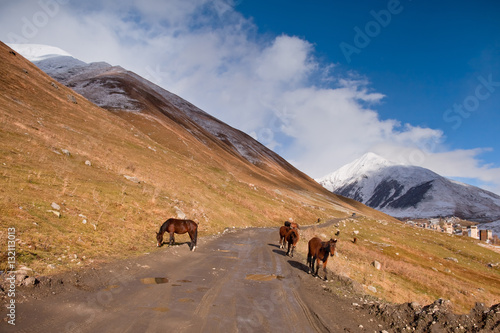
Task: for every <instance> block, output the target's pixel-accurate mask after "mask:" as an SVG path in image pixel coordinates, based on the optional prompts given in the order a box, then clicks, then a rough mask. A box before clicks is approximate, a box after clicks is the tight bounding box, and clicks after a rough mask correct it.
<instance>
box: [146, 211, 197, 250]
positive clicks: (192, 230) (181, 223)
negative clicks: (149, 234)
mask: <svg viewBox="0 0 500 333" xmlns="http://www.w3.org/2000/svg"><path fill="white" fill-rule="evenodd" d="M165 232H168V233H169V234H170V241H169V244H170V245H173V244H174V242H175V239H174V233H176V234H185V233H186V232H187V233H188V234H189V238H191V244H190V246H189V248H190V249H191V251H194V250H195V249H196V240H197V238H198V224H196V222H194V221H191V220H179V219H168V220H167V221H165V223H163V225H162V226H161V227H160V231H159V232H157V233H156V240H157V241H158V244H157V246H162V244H163V234H164V233H165Z"/></svg>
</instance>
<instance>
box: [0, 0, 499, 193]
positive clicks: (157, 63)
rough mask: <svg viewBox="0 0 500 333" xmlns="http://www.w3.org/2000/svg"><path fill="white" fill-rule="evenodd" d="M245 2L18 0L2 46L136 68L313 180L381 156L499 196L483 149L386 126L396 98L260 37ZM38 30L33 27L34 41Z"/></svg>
mask: <svg viewBox="0 0 500 333" xmlns="http://www.w3.org/2000/svg"><path fill="white" fill-rule="evenodd" d="M40 3H43V4H45V7H47V5H48V6H49V7H47V8H52V11H51V12H50V13H49V12H48V11H47V10H46V9H44V8H45V7H44V6H41V5H40ZM234 5H235V2H234V1H231V0H193V1H184V0H171V1H167V2H165V1H160V0H123V1H105V2H101V1H84V2H78V3H76V2H75V3H74V2H68V1H66V0H64V1H63V0H45V1H41V2H32V3H29V4H27V3H26V2H9V3H7V4H5V3H3V4H2V5H1V6H2V7H3V8H2V10H1V11H0V27H1V29H0V31H1V33H0V38H1V39H2V41H4V42H16V40H12V39H13V38H14V37H15V36H17V37H18V38H19V39H23V40H21V41H24V42H30V43H41V44H48V45H53V46H58V47H60V48H62V49H64V50H66V51H68V52H69V53H71V54H73V55H74V56H75V57H77V58H79V59H81V60H83V61H86V62H91V61H107V62H109V63H111V64H113V65H120V66H122V67H125V68H127V69H130V70H132V71H134V72H136V73H138V74H139V75H142V76H144V77H146V78H148V79H149V80H151V81H153V82H155V83H157V84H159V85H160V86H162V87H164V88H165V89H167V90H169V91H172V92H174V93H176V94H178V95H180V96H182V97H183V98H185V99H187V100H189V101H190V102H192V103H194V104H196V105H197V106H199V107H200V108H202V109H204V110H205V111H207V112H209V113H210V114H212V115H214V116H216V117H218V118H219V119H221V120H223V121H225V122H227V123H228V124H230V125H232V126H234V127H236V128H239V129H241V130H243V131H245V132H247V133H249V134H251V135H253V136H254V137H255V138H257V139H258V140H260V141H261V142H262V143H264V144H266V145H268V146H269V147H270V148H272V149H274V150H276V151H277V152H278V153H280V154H281V155H282V156H284V157H285V158H287V159H288V160H289V161H291V162H292V163H294V164H295V165H296V166H297V167H298V168H299V169H301V170H303V171H305V172H307V173H308V174H310V175H311V176H313V177H320V176H323V175H325V174H327V173H329V172H332V171H334V170H335V169H336V168H338V167H340V166H342V165H343V164H345V163H348V162H350V161H352V160H353V159H355V158H357V157H359V156H360V155H361V154H363V153H365V152H367V151H369V150H374V151H375V152H377V153H379V154H381V155H383V156H385V157H387V158H390V159H393V160H406V161H408V162H412V159H413V160H414V161H413V162H417V164H420V165H422V166H425V167H429V168H431V169H433V170H435V171H437V172H439V173H441V174H443V175H446V176H453V177H473V178H478V179H480V181H483V182H484V183H488V184H489V188H490V189H491V190H495V191H496V192H497V193H500V169H498V168H492V167H490V166H485V165H482V164H481V163H480V160H479V156H480V154H481V152H483V151H484V148H482V149H481V148H480V149H474V150H453V151H451V150H447V148H446V146H445V145H444V143H443V142H444V141H445V140H444V139H445V138H444V134H443V132H442V131H440V130H438V129H432V128H423V127H417V126H412V125H411V124H401V123H400V122H399V121H398V120H397V119H381V118H380V116H379V114H378V113H377V111H376V107H377V105H379V103H382V102H383V100H384V97H385V96H384V95H383V94H382V93H379V92H376V91H374V90H373V87H371V86H370V82H369V80H367V79H366V78H363V77H360V76H359V75H348V74H340V73H339V72H338V71H337V69H336V66H335V65H334V64H331V63H326V64H325V63H322V62H321V61H319V60H318V59H317V58H316V57H315V54H314V52H315V50H314V45H312V44H311V43H309V42H308V41H307V40H304V39H302V38H299V37H296V36H288V35H280V36H268V35H260V34H259V33H258V28H257V27H256V26H255V25H254V23H253V22H252V20H251V19H247V18H245V17H243V16H242V15H241V14H240V13H238V12H237V7H236V8H235V6H234ZM50 6H52V7H50ZM56 6H57V8H56ZM37 13H39V14H38V16H39V17H42V16H43V15H42V14H40V13H45V16H46V17H47V20H46V22H42V21H36V20H34V18H35V19H36V16H35V15H37ZM27 22H28V23H27ZM41 23H43V24H41ZM29 24H31V25H33V27H34V29H31V30H32V31H31V33H30V34H29V35H27V34H26V33H25V32H26V31H28V30H29V28H32V27H28V28H26V26H27V25H29ZM35 30H36V31H35ZM18 41H19V40H17V42H18Z"/></svg>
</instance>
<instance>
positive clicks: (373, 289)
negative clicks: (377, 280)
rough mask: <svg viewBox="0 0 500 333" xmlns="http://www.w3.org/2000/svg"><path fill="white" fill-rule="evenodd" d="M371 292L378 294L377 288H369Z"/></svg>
mask: <svg viewBox="0 0 500 333" xmlns="http://www.w3.org/2000/svg"><path fill="white" fill-rule="evenodd" d="M367 289H368V290H369V291H371V292H372V293H376V292H377V288H375V287H374V286H368V288H367Z"/></svg>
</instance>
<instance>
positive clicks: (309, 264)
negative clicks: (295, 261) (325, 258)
mask: <svg viewBox="0 0 500 333" xmlns="http://www.w3.org/2000/svg"><path fill="white" fill-rule="evenodd" d="M311 261H312V258H311V253H310V252H307V267H308V268H309V270H308V271H307V274H311Z"/></svg>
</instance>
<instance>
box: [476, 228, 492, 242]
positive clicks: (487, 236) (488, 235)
mask: <svg viewBox="0 0 500 333" xmlns="http://www.w3.org/2000/svg"><path fill="white" fill-rule="evenodd" d="M479 239H480V240H482V241H483V242H486V241H488V240H492V239H493V231H491V230H479Z"/></svg>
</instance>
